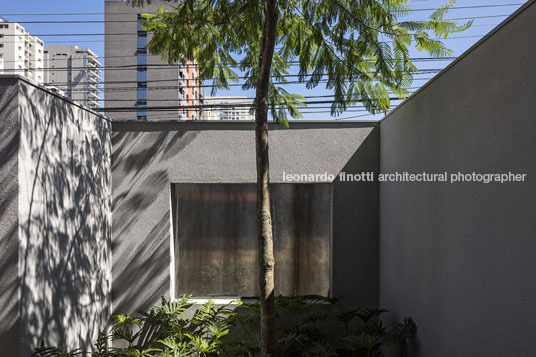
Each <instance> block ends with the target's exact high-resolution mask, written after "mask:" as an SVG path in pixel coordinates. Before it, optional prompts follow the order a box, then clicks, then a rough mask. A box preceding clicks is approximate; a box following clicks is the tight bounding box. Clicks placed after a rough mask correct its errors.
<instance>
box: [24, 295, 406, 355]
mask: <svg viewBox="0 0 536 357" xmlns="http://www.w3.org/2000/svg"><path fill="white" fill-rule="evenodd" d="M193 306H194V304H193V302H192V301H191V300H190V299H189V298H188V297H181V298H179V299H177V300H175V301H171V300H166V299H164V298H162V303H161V304H160V305H158V306H155V307H153V308H152V309H151V310H150V311H149V312H138V313H137V315H136V316H130V315H116V316H113V317H112V319H111V321H110V323H109V324H108V326H107V327H106V328H105V329H104V330H103V331H101V333H100V334H99V337H98V339H97V341H96V343H95V346H94V349H93V350H94V351H93V352H92V353H89V352H84V351H82V350H73V351H67V350H64V349H61V348H58V347H45V346H43V345H41V347H39V348H38V349H37V350H36V351H35V352H34V354H33V356H34V357H74V356H92V357H119V356H121V357H126V356H160V357H171V356H173V357H182V356H258V355H259V354H260V334H259V325H260V322H259V320H260V307H259V304H258V303H254V304H243V303H241V302H239V301H237V302H236V304H233V305H227V306H221V307H217V306H216V305H215V304H214V303H213V302H212V301H209V302H207V303H205V304H203V305H200V306H199V307H198V308H195V309H194V308H193ZM276 311H277V323H278V348H279V354H280V355H281V356H382V355H383V354H382V351H381V347H382V346H385V345H391V344H397V345H399V346H400V348H401V350H402V352H404V347H405V343H406V341H407V339H408V338H410V337H411V336H413V335H414V334H415V332H416V326H415V323H414V322H413V321H412V320H411V319H406V320H404V322H403V323H398V324H394V325H392V326H384V325H383V323H382V322H381V320H379V318H378V317H379V316H380V315H381V314H382V313H384V312H385V310H380V309H376V308H362V309H356V310H352V311H346V312H342V311H340V310H339V309H338V305H337V303H336V300H333V299H326V298H322V297H316V296H309V297H278V298H277V299H276ZM110 345H112V346H113V347H110Z"/></svg>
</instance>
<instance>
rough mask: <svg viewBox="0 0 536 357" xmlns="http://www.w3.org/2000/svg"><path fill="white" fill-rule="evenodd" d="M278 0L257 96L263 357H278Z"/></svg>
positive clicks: (267, 25) (268, 24) (271, 9)
mask: <svg viewBox="0 0 536 357" xmlns="http://www.w3.org/2000/svg"><path fill="white" fill-rule="evenodd" d="M277 18H278V12H277V0H267V1H266V14H265V19H264V27H263V33H262V38H261V46H260V53H259V78H258V82H257V91H256V94H255V104H256V111H255V149H256V157H257V237H258V240H259V287H260V296H259V299H260V304H261V355H262V356H266V355H270V356H276V354H277V337H276V326H275V301H274V299H275V294H274V264H275V259H274V240H273V234H272V214H271V212H270V177H269V172H270V171H269V160H268V90H269V84H270V69H271V66H272V58H273V55H274V48H275V42H276V29H277Z"/></svg>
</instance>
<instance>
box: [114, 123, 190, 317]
mask: <svg viewBox="0 0 536 357" xmlns="http://www.w3.org/2000/svg"><path fill="white" fill-rule="evenodd" d="M196 136H197V133H196V132H182V131H176V132H168V131H166V132H152V133H147V132H137V131H128V132H120V131H118V132H114V134H113V136H112V146H113V155H112V171H113V185H114V189H113V203H112V214H113V217H114V220H113V228H112V230H113V233H112V234H113V237H114V240H113V245H112V254H113V256H114V261H113V281H114V283H113V291H112V296H113V309H114V311H113V313H114V314H117V313H133V312H134V311H136V310H138V309H148V308H150V307H152V306H153V305H154V304H155V303H158V301H159V300H160V297H161V296H168V295H169V269H170V251H169V237H170V211H169V189H170V188H169V182H170V179H169V175H168V168H166V161H167V160H169V159H171V158H173V157H175V156H176V155H177V154H179V153H180V152H181V151H182V150H183V149H184V148H185V147H187V146H188V145H189V144H190V143H191V142H192V141H193V140H194V139H195V137H196ZM150 167H157V169H155V170H154V171H148V170H147V168H150ZM164 192H167V193H168V196H165V195H164V194H163V193H164ZM164 196H165V197H167V201H166V202H165V204H166V205H167V207H168V208H167V209H166V210H165V211H164V212H162V211H160V210H157V212H158V213H157V215H158V216H156V215H154V216H153V215H149V217H146V216H144V213H145V212H146V210H148V209H149V207H150V206H151V205H153V204H157V203H158V202H160V203H161V202H162V198H163V197H164ZM131 232H137V233H136V234H130V233H131Z"/></svg>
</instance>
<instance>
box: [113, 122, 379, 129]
mask: <svg viewBox="0 0 536 357" xmlns="http://www.w3.org/2000/svg"><path fill="white" fill-rule="evenodd" d="M378 124H379V121H378V120H374V121H372V120H370V121H369V120H367V121H365V120H355V121H354V120H352V121H350V120H345V121H344V122H341V121H336V120H293V121H289V130H293V129H315V128H316V129H343V128H372V127H376V126H378ZM268 127H269V130H280V129H281V130H286V128H285V127H283V126H282V125H281V124H278V123H274V122H268ZM214 129H217V130H222V129H229V130H253V129H255V122H254V121H251V120H248V121H246V120H241V121H238V120H237V121H228V120H195V121H193V120H181V121H134V120H132V121H130V120H129V121H112V131H163V130H214Z"/></svg>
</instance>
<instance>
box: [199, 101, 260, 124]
mask: <svg viewBox="0 0 536 357" xmlns="http://www.w3.org/2000/svg"><path fill="white" fill-rule="evenodd" d="M203 104H204V105H203V119H204V120H255V115H254V114H251V113H250V108H251V105H252V104H253V100H252V99H250V98H248V97H241V96H227V97H224V96H214V97H206V98H205V101H204V103H203Z"/></svg>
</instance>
